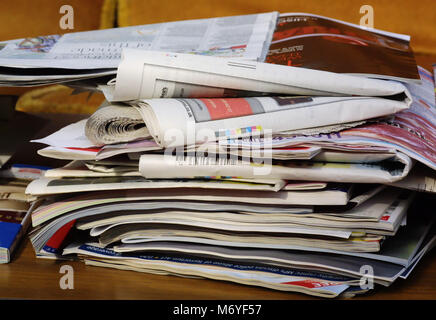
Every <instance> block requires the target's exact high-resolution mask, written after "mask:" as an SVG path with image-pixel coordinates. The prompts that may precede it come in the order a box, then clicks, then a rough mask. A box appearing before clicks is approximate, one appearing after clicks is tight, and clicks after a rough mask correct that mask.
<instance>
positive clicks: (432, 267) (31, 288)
mask: <svg viewBox="0 0 436 320" xmlns="http://www.w3.org/2000/svg"><path fill="white" fill-rule="evenodd" d="M65 264H68V265H70V266H72V268H73V274H74V282H73V283H74V289H61V286H60V280H61V277H62V276H64V274H63V273H60V272H59V271H60V267H61V266H62V265H65ZM4 298H7V299H10V298H12V299H42V300H44V299H51V300H56V299H81V300H83V299H85V300H88V299H93V300H113V299H122V300H143V299H144V300H150V299H152V300H270V299H271V300H301V299H318V298H314V297H311V296H306V295H303V294H299V293H288V292H281V291H274V290H270V289H264V288H260V287H251V286H246V285H240V284H235V283H230V282H224V281H215V280H208V279H187V278H181V277H177V276H165V275H154V274H147V273H141V272H135V271H123V270H115V269H110V268H103V267H94V266H87V265H85V264H84V263H82V262H79V261H54V260H46V259H37V258H36V257H35V253H34V251H33V248H32V245H31V243H30V241H29V240H28V239H27V238H26V239H25V240H24V242H23V246H21V248H20V250H19V251H18V252H17V253H16V256H15V257H14V259H13V261H12V262H11V263H9V264H3V265H0V299H4ZM353 299H370V300H371V299H378V300H386V299H387V300H392V299H395V300H396V299H407V300H413V299H419V300H435V299H436V250H434V249H433V250H432V251H430V252H429V253H428V254H427V255H426V256H424V257H423V259H422V260H421V261H420V263H419V264H418V265H417V267H416V269H415V270H413V272H412V274H411V275H410V276H409V278H408V279H405V280H403V279H398V280H397V281H395V282H394V283H393V284H392V285H391V286H390V287H382V286H376V287H375V289H374V292H371V293H369V294H366V295H363V296H357V297H355V298H353Z"/></svg>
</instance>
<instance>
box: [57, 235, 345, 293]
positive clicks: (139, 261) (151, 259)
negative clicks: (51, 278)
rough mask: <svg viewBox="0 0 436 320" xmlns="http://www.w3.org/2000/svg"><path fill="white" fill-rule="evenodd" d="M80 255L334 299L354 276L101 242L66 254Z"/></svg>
mask: <svg viewBox="0 0 436 320" xmlns="http://www.w3.org/2000/svg"><path fill="white" fill-rule="evenodd" d="M71 253H75V254H80V255H82V256H83V258H84V259H85V261H86V263H87V264H90V265H98V266H106V267H112V268H119V269H124V270H136V271H141V272H152V273H154V271H155V270H157V271H162V272H165V273H167V274H168V273H169V274H172V275H178V276H184V277H186V276H195V277H203V278H208V279H215V280H223V281H231V282H235V283H240V284H245V285H254V286H262V287H266V288H270V289H275V290H282V291H289V292H300V293H305V294H309V295H314V296H319V297H326V298H327V297H328V298H334V297H337V296H338V295H339V294H341V293H342V292H344V291H345V290H346V289H348V288H349V286H350V285H349V282H350V281H351V280H352V279H351V278H347V277H344V276H338V275H334V274H326V273H322V272H319V271H312V272H310V271H296V270H292V269H289V268H278V267H274V266H267V265H264V266H262V265H259V264H254V263H248V264H247V263H241V262H235V261H233V260H228V261H226V260H223V259H222V258H221V259H216V258H210V257H208V258H202V257H198V256H189V255H184V257H180V256H178V255H177V256H171V254H168V253H165V254H164V253H163V254H162V255H159V254H155V255H148V254H144V255H140V254H138V255H130V256H123V254H120V253H117V252H115V251H113V250H112V249H108V248H103V247H102V246H100V245H98V244H72V245H71V246H69V247H68V248H67V249H66V250H65V254H71Z"/></svg>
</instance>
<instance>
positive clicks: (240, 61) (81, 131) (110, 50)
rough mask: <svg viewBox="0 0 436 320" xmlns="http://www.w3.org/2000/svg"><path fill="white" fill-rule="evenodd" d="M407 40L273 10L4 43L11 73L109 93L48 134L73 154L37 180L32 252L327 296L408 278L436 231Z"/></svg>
mask: <svg viewBox="0 0 436 320" xmlns="http://www.w3.org/2000/svg"><path fill="white" fill-rule="evenodd" d="M409 40H410V39H409V37H408V36H405V35H399V34H393V33H389V32H384V31H380V30H375V29H371V30H368V29H364V28H361V27H359V26H356V25H352V24H349V23H344V22H341V21H337V20H333V19H329V18H325V17H321V16H317V15H312V14H301V13H299V14H278V13H277V12H271V13H265V14H256V15H246V16H235V17H223V18H213V19H202V20H189V21H179V22H171V23H164V24H158V25H146V26H138V27H128V28H118V29H108V30H102V31H93V32H82V33H71V34H68V35H64V36H56V37H54V36H51V37H50V39H49V37H40V46H39V47H38V48H35V46H34V45H33V47H32V45H30V43H35V41H33V42H29V44H27V45H28V46H30V47H32V48H33V50H30V49H28V48H26V47H23V46H25V45H26V42H25V41H23V40H22V39H21V40H16V41H11V42H8V43H5V44H4V48H3V49H2V50H1V51H0V64H1V66H2V69H1V70H2V72H4V74H3V75H2V76H1V77H3V80H2V82H3V83H5V84H8V85H11V84H12V85H37V84H46V83H54V82H65V84H66V85H70V86H72V87H75V88H78V90H96V91H100V92H102V93H103V94H104V95H105V98H106V100H105V102H104V103H103V104H102V105H101V107H100V108H98V110H96V112H95V113H94V114H92V115H90V116H89V117H87V118H85V119H83V120H81V121H79V122H76V123H72V124H70V125H68V126H66V127H64V128H62V129H61V130H59V131H57V132H54V133H53V134H51V135H49V136H47V137H45V138H42V139H39V140H35V141H34V142H38V143H42V144H45V145H46V147H44V148H42V149H40V150H39V151H38V153H39V154H40V155H43V156H46V157H51V158H56V159H63V160H68V163H67V164H66V165H65V166H63V167H60V168H54V169H51V170H47V171H46V173H45V176H44V177H43V178H40V179H36V180H34V181H32V182H31V183H30V184H29V185H28V187H27V189H26V193H27V194H29V195H31V196H32V197H36V199H37V200H36V201H35V202H34V205H33V206H32V212H31V214H32V227H33V228H32V230H31V232H30V239H31V242H32V244H33V246H34V249H35V252H36V255H37V256H38V257H41V258H54V259H77V258H78V259H81V260H83V261H84V262H85V263H86V264H88V265H94V266H100V267H111V268H117V269H122V270H134V271H141V272H149V273H157V274H168V275H171V276H174V275H177V276H184V277H203V278H207V279H214V280H222V281H231V282H236V283H240V284H243V285H252V286H260V287H265V288H269V289H275V290H283V291H292V292H300V293H305V294H309V295H316V296H321V297H337V296H340V295H346V296H347V295H348V296H349V295H355V294H359V293H365V292H367V291H369V290H371V289H373V288H375V287H376V286H380V285H381V286H389V285H390V284H392V283H393V282H394V281H395V280H397V279H398V278H407V276H408V275H409V274H410V272H411V271H412V269H413V268H414V266H415V265H416V264H417V263H418V261H419V260H420V259H421V257H422V256H423V255H424V254H425V253H426V252H427V251H429V250H430V249H431V248H432V247H433V245H434V243H435V241H436V240H435V239H436V238H435V233H434V229H433V228H432V225H433V221H434V215H432V214H431V212H429V210H430V209H431V208H430V206H429V205H427V204H426V202H425V201H429V203H430V202H431V201H433V202H434V200H435V192H436V183H435V181H436V180H435V177H436V175H435V170H436V152H435V149H436V107H435V85H434V78H433V75H432V74H431V73H430V72H428V71H427V70H425V69H423V68H421V67H418V66H417V65H416V62H415V58H414V55H413V51H412V49H411V48H410V46H409ZM17 46H21V49H22V50H21V51H20V52H19V51H18V49H17V48H18V47H17ZM14 50H15V51H14ZM18 66H19V67H18ZM1 70H0V71H1ZM17 70H18V71H19V72H18V71H17ZM139 285H140V284H139Z"/></svg>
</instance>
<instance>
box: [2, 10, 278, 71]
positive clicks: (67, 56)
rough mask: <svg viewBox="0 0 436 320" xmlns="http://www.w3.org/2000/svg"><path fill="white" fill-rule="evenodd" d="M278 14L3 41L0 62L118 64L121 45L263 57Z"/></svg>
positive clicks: (71, 66)
mask: <svg viewBox="0 0 436 320" xmlns="http://www.w3.org/2000/svg"><path fill="white" fill-rule="evenodd" d="M277 17H278V13H277V12H269V13H260V14H252V15H242V16H230V17H218V18H209V19H198V20H186V21H176V22H167V23H158V24H149V25H141V26H131V27H123V28H113V29H104V30H95V31H85V32H73V33H67V34H64V35H49V36H40V37H34V38H25V39H17V40H12V41H7V42H3V43H1V46H0V48H1V50H0V65H2V66H11V67H21V68H28V67H32V68H62V69H99V68H114V69H115V68H117V66H118V64H119V62H120V58H121V51H122V49H123V48H137V49H140V50H157V51H170V52H186V53H195V54H202V55H213V56H219V57H238V58H243V59H250V60H259V61H263V60H264V58H265V56H266V52H267V50H268V49H267V48H268V45H269V43H270V41H271V37H272V33H273V31H274V28H275V25H276V22H277Z"/></svg>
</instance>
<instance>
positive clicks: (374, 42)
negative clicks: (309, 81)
mask: <svg viewBox="0 0 436 320" xmlns="http://www.w3.org/2000/svg"><path fill="white" fill-rule="evenodd" d="M409 41H410V37H409V36H407V35H401V34H395V33H391V32H386V31H381V30H377V29H369V28H364V27H361V26H358V25H355V24H351V23H346V22H343V21H339V20H335V19H330V18H327V17H323V16H319V15H314V14H308V13H286V14H281V15H280V18H279V21H278V24H277V27H276V29H275V31H274V36H273V41H272V43H271V45H270V48H269V51H268V56H267V58H266V62H268V63H276V64H282V65H287V66H296V67H303V68H309V69H317V70H325V71H331V72H337V73H347V74H355V75H364V76H367V77H371V78H376V77H378V78H384V79H396V80H400V81H407V82H419V80H420V78H419V75H418V71H417V68H416V62H415V57H414V54H413V51H412V48H411V47H410V43H409Z"/></svg>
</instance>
